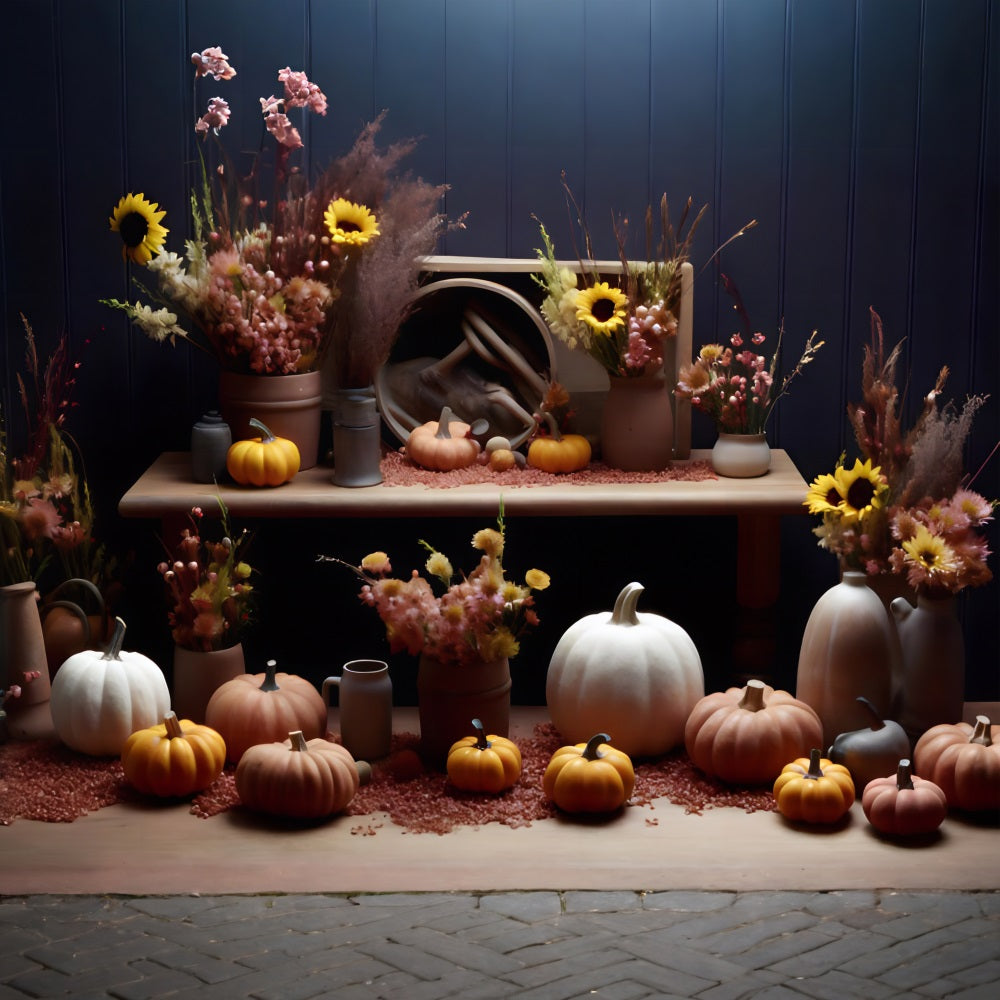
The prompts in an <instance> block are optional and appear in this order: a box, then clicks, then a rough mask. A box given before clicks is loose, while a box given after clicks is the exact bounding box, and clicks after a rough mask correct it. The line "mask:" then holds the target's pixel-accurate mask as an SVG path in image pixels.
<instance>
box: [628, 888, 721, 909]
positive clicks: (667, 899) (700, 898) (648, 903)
mask: <svg viewBox="0 0 1000 1000" xmlns="http://www.w3.org/2000/svg"><path fill="white" fill-rule="evenodd" d="M735 901H736V893H735V892H687V891H683V890H679V889H671V890H667V891H665V892H649V893H646V894H645V895H644V896H643V897H642V905H643V907H644V908H645V909H647V910H679V911H681V912H683V913H704V912H706V911H708V910H722V909H725V908H726V907H727V906H732V905H733V903H734V902H735Z"/></svg>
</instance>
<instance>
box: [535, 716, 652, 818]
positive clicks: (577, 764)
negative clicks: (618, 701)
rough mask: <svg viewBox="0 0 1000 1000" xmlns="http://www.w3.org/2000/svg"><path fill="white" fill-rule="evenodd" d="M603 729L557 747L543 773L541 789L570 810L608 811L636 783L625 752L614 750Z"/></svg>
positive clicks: (619, 804)
mask: <svg viewBox="0 0 1000 1000" xmlns="http://www.w3.org/2000/svg"><path fill="white" fill-rule="evenodd" d="M609 740H610V737H609V736H608V735H607V734H606V733H597V735H595V736H592V737H591V738H590V739H589V740H588V741H587V742H586V743H577V744H576V745H574V746H565V747H560V749H558V750H557V751H556V752H555V753H554V754H553V755H552V758H551V760H550V761H549V764H548V767H546V768H545V774H544V775H543V776H542V791H543V792H544V793H545V795H546V797H547V798H549V799H551V800H552V801H553V802H554V803H555V804H556V805H557V806H559V808H560V809H563V810H564V811H566V812H569V813H608V812H614V810H616V809H619V808H620V807H621V806H623V805H624V804H625V802H626V801H627V800H628V798H629V796H630V795H631V794H632V789H633V788H634V787H635V770H634V769H633V767H632V761H631V759H630V758H629V756H628V754H624V753H622V752H621V750H616V749H615V748H614V747H613V746H611V745H610V743H609V742H608V741H609Z"/></svg>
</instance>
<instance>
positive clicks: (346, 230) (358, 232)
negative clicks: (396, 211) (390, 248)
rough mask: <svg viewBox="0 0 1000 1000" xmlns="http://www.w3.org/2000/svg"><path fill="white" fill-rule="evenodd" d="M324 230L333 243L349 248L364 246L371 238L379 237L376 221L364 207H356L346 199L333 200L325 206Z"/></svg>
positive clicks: (356, 205)
mask: <svg viewBox="0 0 1000 1000" xmlns="http://www.w3.org/2000/svg"><path fill="white" fill-rule="evenodd" d="M323 220H324V221H325V222H326V228H327V229H329V230H330V237H331V239H332V240H333V242H334V243H347V244H348V245H349V246H354V247H361V246H364V245H365V244H366V243H367V242H368V241H369V240H370V239H372V237H374V236H378V235H379V229H378V220H377V219H376V218H375V216H374V215H372V213H371V212H370V211H369V209H368V208H367V207H366V206H364V205H358V204H356V203H355V202H353V201H348V200H347V199H346V198H335V199H334V200H333V201H331V202H330V204H329V205H327V208H326V213H325V214H324V215H323Z"/></svg>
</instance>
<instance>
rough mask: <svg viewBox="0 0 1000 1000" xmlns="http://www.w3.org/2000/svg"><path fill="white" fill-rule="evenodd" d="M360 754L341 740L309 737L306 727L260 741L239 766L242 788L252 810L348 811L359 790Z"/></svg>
mask: <svg viewBox="0 0 1000 1000" xmlns="http://www.w3.org/2000/svg"><path fill="white" fill-rule="evenodd" d="M359 784H360V779H359V777H358V769H357V766H356V765H355V763H354V758H353V757H352V756H351V754H350V752H349V751H348V750H347V749H346V748H344V747H342V746H341V745H340V744H339V743H332V742H330V741H329V740H325V739H313V740H307V739H306V738H305V736H304V735H303V733H302V732H301V730H294V731H293V732H291V733H289V734H288V739H287V740H285V741H284V742H283V743H258V744H257V745H256V746H252V747H250V748H249V749H248V750H247V752H246V753H245V754H243V756H242V758H240V762H239V764H238V765H237V766H236V791H237V792H239V796H240V801H241V802H242V803H243V805H245V806H246V807H247V808H248V809H254V810H256V811H257V812H265V813H271V814H272V815H275V816H291V817H293V818H295V819H319V818H320V817H322V816H330V815H332V814H333V813H337V812H342V811H343V810H344V809H346V808H347V807H348V805H350V803H351V800H352V799H353V798H354V796H355V794H356V793H357V791H358V785H359Z"/></svg>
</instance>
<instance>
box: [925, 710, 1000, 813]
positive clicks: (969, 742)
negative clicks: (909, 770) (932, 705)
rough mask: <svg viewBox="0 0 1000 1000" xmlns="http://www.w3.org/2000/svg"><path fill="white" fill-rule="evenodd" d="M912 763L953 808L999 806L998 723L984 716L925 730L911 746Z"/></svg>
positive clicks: (982, 808) (977, 808) (999, 748)
mask: <svg viewBox="0 0 1000 1000" xmlns="http://www.w3.org/2000/svg"><path fill="white" fill-rule="evenodd" d="M913 766H914V769H915V770H916V772H917V774H919V775H921V776H922V777H924V778H927V779H928V780H929V781H933V782H934V784H936V785H938V786H939V787H940V788H941V790H942V791H943V792H944V794H945V797H946V798H947V799H948V805H950V806H952V807H953V808H956V809H967V810H969V811H972V812H979V811H981V810H988V809H1000V726H991V725H990V720H989V719H988V718H987V717H986V716H985V715H977V716H976V725H975V726H974V727H973V726H970V725H969V724H968V723H967V722H959V723H957V724H956V725H942V726H934V727H933V728H931V729H928V730H927V732H926V733H924V735H923V736H921V737H920V739H919V740H917V745H916V746H915V747H914V749H913Z"/></svg>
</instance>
